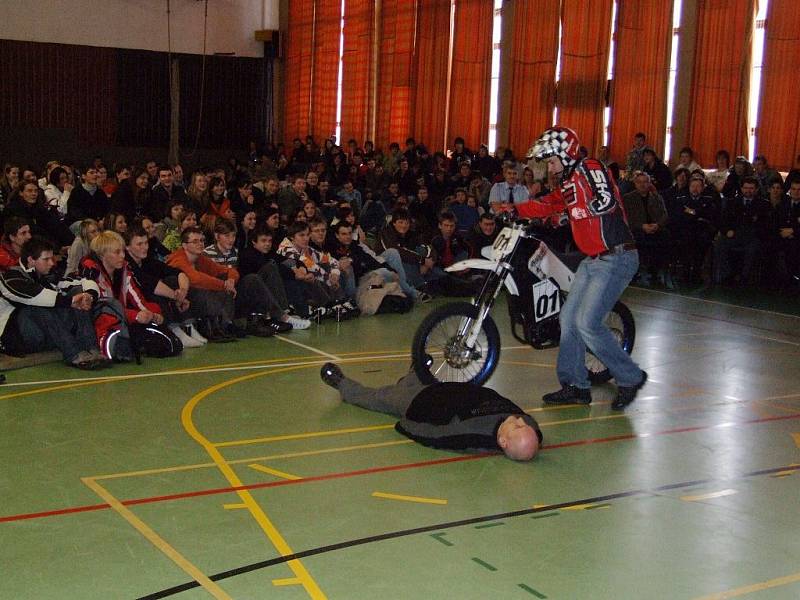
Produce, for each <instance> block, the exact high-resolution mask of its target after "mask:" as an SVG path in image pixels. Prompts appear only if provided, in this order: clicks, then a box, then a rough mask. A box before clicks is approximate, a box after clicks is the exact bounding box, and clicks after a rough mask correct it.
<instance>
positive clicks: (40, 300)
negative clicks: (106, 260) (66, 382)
mask: <svg viewBox="0 0 800 600" xmlns="http://www.w3.org/2000/svg"><path fill="white" fill-rule="evenodd" d="M53 251H54V247H53V245H52V244H51V243H50V242H49V241H47V240H45V239H43V238H33V239H30V240H28V241H26V242H25V244H24V245H23V246H22V249H21V261H20V263H19V264H18V265H17V266H16V267H14V268H12V269H10V270H8V271H5V272H3V273H2V274H1V275H0V310H1V311H2V314H3V315H4V316H3V319H2V320H0V333H1V334H2V335H0V342H1V343H2V347H3V349H4V351H5V352H7V353H11V354H15V355H20V354H24V353H26V352H41V351H43V350H51V349H53V348H56V349H58V350H59V351H60V352H61V356H62V357H63V359H64V362H66V363H67V364H68V365H71V366H73V367H77V368H79V369H96V368H98V367H104V366H107V365H108V364H109V361H108V360H107V359H106V358H105V357H104V356H103V355H102V354H101V353H100V350H99V349H98V347H97V339H96V338H95V331H94V323H93V320H92V316H91V308H92V305H93V304H94V302H95V300H97V298H98V288H97V284H96V283H95V282H94V281H90V280H87V279H62V280H60V281H53V279H52V278H51V277H50V273H51V271H52V269H53V265H55V260H54V258H53Z"/></svg>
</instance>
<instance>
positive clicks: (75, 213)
mask: <svg viewBox="0 0 800 600" xmlns="http://www.w3.org/2000/svg"><path fill="white" fill-rule="evenodd" d="M82 179H83V184H82V185H78V186H75V188H74V189H73V190H72V193H71V194H70V196H69V202H67V217H66V222H67V224H71V223H75V222H76V221H83V220H84V219H94V220H95V221H102V220H103V217H105V216H106V214H107V213H108V212H109V211H110V210H111V201H110V200H109V199H108V196H106V193H105V192H104V191H103V190H101V189H100V188H99V187H98V186H97V169H95V168H94V167H89V168H88V169H86V172H85V173H84V174H83V177H82ZM128 222H129V223H130V222H132V221H128Z"/></svg>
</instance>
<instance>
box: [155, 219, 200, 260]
mask: <svg viewBox="0 0 800 600" xmlns="http://www.w3.org/2000/svg"><path fill="white" fill-rule="evenodd" d="M173 214H174V213H173ZM190 227H197V215H196V214H195V213H194V211H193V210H190V209H185V210H182V211H181V213H180V221H179V223H178V227H177V228H176V229H170V230H169V232H168V233H167V234H166V235H165V236H164V239H163V240H162V241H161V243H162V244H164V247H165V248H166V249H167V250H169V251H170V252H175V250H177V249H178V248H180V246H181V239H182V237H181V236H182V234H183V231H184V230H185V229H189V228H190Z"/></svg>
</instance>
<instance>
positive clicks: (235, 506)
mask: <svg viewBox="0 0 800 600" xmlns="http://www.w3.org/2000/svg"><path fill="white" fill-rule="evenodd" d="M222 508H224V509H225V510H237V509H239V508H247V505H246V504H223V505H222Z"/></svg>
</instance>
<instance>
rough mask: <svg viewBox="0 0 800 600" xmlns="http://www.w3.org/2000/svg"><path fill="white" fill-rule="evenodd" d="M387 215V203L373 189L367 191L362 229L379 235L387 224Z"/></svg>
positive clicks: (362, 211) (362, 214)
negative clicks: (374, 193)
mask: <svg viewBox="0 0 800 600" xmlns="http://www.w3.org/2000/svg"><path fill="white" fill-rule="evenodd" d="M426 194H427V191H426ZM387 215H388V211H387V210H386V205H385V204H384V203H383V201H382V200H381V199H380V197H379V196H375V195H373V193H372V192H371V191H367V194H366V202H365V203H364V206H363V208H362V209H361V227H362V229H363V230H364V231H365V232H366V233H367V234H371V235H377V234H378V232H380V230H381V229H382V228H383V226H384V225H386V216H387Z"/></svg>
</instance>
